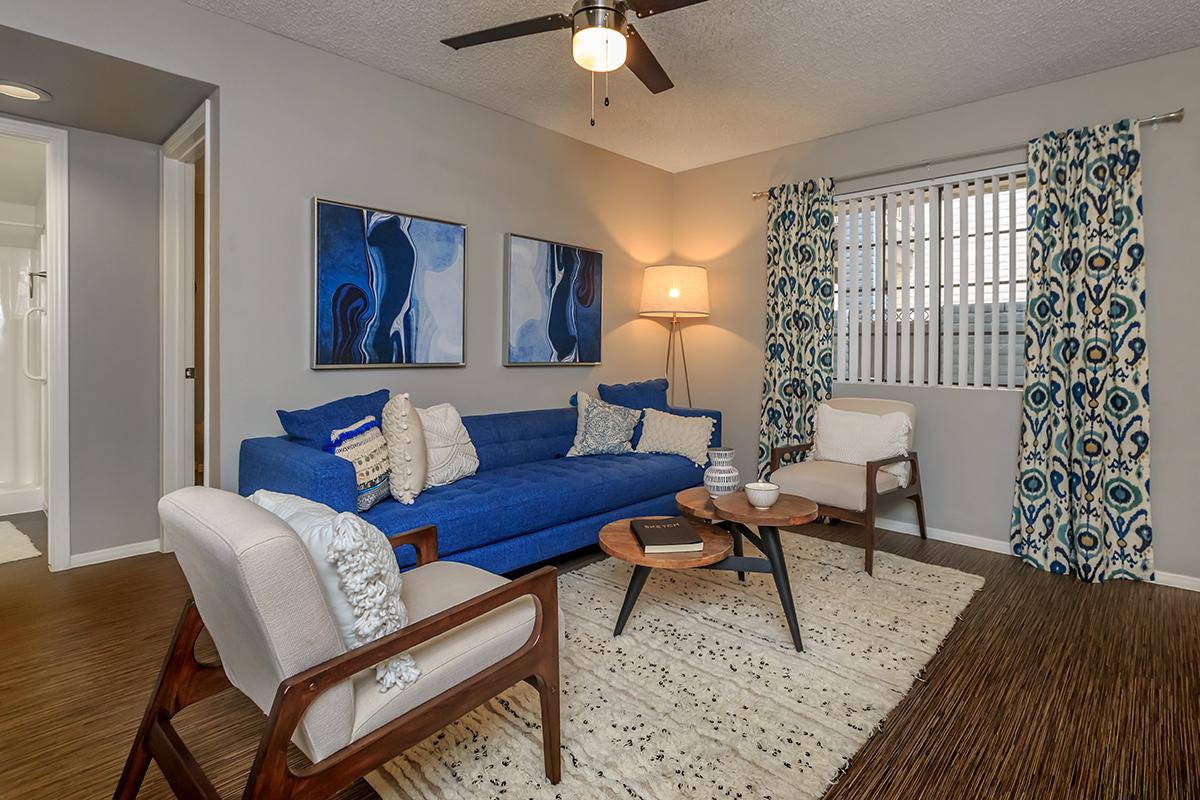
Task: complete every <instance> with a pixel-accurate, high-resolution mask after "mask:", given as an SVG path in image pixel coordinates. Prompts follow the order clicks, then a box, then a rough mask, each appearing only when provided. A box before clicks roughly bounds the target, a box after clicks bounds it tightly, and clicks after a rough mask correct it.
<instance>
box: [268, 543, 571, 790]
mask: <svg viewBox="0 0 1200 800" xmlns="http://www.w3.org/2000/svg"><path fill="white" fill-rule="evenodd" d="M414 533H416V534H418V535H419V536H431V535H432V534H433V528H432V527H430V528H420V529H418V530H417V531H415V532H414ZM408 535H410V534H398V535H397V537H392V538H399V537H402V536H408ZM526 596H529V597H532V598H533V599H534V602H535V605H536V617H535V620H534V624H533V630H532V631H531V632H530V634H529V638H528V639H526V640H525V643H524V644H523V645H521V647H519V648H518V649H517V650H516V651H514V652H513V653H512V654H510V655H508V656H506V657H505V658H503V659H501V660H500V661H498V662H496V663H495V664H493V665H491V666H490V667H488V668H487V669H484V670H483V671H482V672H479V673H477V674H475V675H473V676H471V677H470V678H468V679H467V680H465V681H463V682H462V683H461V684H459V685H457V686H455V687H453V688H451V689H449V690H447V691H446V692H445V693H443V694H441V695H439V696H438V697H436V698H433V699H431V700H429V701H428V702H426V703H424V704H422V705H419V706H417V707H416V708H414V709H412V710H410V711H408V712H406V713H404V714H401V715H400V716H398V717H396V718H395V719H393V720H391V721H390V722H388V723H386V724H385V725H383V726H382V727H380V728H378V729H376V730H374V731H372V732H371V733H369V734H367V735H365V736H363V737H362V738H360V739H358V740H356V741H354V742H351V743H350V744H348V745H346V746H345V747H343V748H342V749H341V750H339V751H337V752H336V753H333V754H332V755H330V756H328V757H326V758H325V759H323V760H321V761H319V762H317V763H316V764H313V765H311V766H308V767H305V768H302V769H300V770H297V771H295V772H292V770H291V768H290V767H288V765H287V748H288V742H289V741H291V739H292V736H293V734H294V733H295V730H296V728H297V726H299V724H300V720H301V719H302V718H303V716H304V713H305V712H306V711H307V710H308V707H309V706H310V705H312V703H313V702H314V701H315V700H316V699H317V698H318V697H319V696H320V695H321V694H322V693H323V692H325V691H327V690H328V689H330V688H332V687H333V686H335V685H337V684H338V683H340V682H341V681H344V680H347V679H349V678H351V677H352V676H354V675H356V674H358V673H359V672H362V671H363V670H366V669H370V668H371V667H373V666H375V665H376V664H378V663H379V662H381V661H384V660H386V659H388V658H391V657H392V656H395V655H398V654H400V653H404V652H407V651H409V650H411V649H412V648H414V647H416V646H417V645H419V644H421V643H422V642H426V641H429V640H430V639H433V638H435V637H437V636H440V635H442V634H444V633H447V632H448V631H451V630H453V629H454V628H457V627H459V626H460V625H464V624H466V623H468V622H470V621H472V620H474V619H478V618H479V617H481V616H483V615H484V614H487V613H488V612H490V611H494V610H495V609H497V608H499V607H501V606H503V605H506V604H507V603H510V602H512V601H513V600H517V599H519V598H521V597H526ZM557 676H558V572H557V571H556V570H555V569H554V568H553V567H543V568H541V569H539V570H537V571H536V572H532V573H530V574H528V575H525V576H523V577H521V578H518V579H516V580H514V581H512V582H511V583H507V584H505V585H503V586H498V587H497V588H495V589H493V590H491V591H490V592H485V593H484V594H481V595H478V596H477V597H473V598H471V599H470V600H466V601H464V602H462V603H459V604H458V605H456V606H453V607H451V608H448V609H446V610H445V611H442V612H441V613H439V614H435V615H433V616H432V617H428V618H426V619H423V620H421V621H420V622H417V623H414V624H412V625H409V626H408V627H406V628H403V629H402V630H399V631H396V632H395V633H392V634H389V635H387V636H384V637H381V638H379V639H376V640H375V641H373V642H371V643H369V644H365V645H363V646H361V647H357V648H355V649H354V650H351V651H350V652H348V653H343V654H342V655H340V656H337V657H335V658H332V659H329V660H328V661H326V662H324V663H322V664H318V665H316V666H314V667H311V668H309V669H307V670H305V671H304V672H300V673H297V674H296V675H293V676H292V677H290V678H287V679H286V680H284V681H283V682H282V683H280V684H279V689H278V691H277V692H276V695H275V703H274V705H273V707H272V709H271V715H270V719H269V722H268V728H267V733H266V734H265V735H264V736H263V739H262V740H261V742H260V745H259V749H258V756H257V757H256V759H255V765H254V768H253V769H252V770H251V773H250V775H251V781H252V785H249V786H247V794H246V796H247V797H259V796H264V797H265V796H274V795H273V794H271V792H272V791H273V790H275V789H276V788H277V787H276V786H275V785H274V784H273V783H272V781H273V780H279V779H280V778H281V777H283V776H284V775H287V776H289V777H290V779H291V780H295V781H298V782H299V784H300V785H302V786H303V791H304V793H305V794H304V796H305V797H309V796H313V797H325V796H328V795H330V794H332V793H334V792H336V791H338V790H339V789H341V788H342V787H343V786H344V785H345V783H347V782H348V781H347V780H346V777H345V776H346V775H355V774H362V773H364V772H366V771H369V770H370V769H373V768H374V767H375V766H378V765H379V764H381V763H383V762H384V761H386V760H388V759H389V758H393V757H395V756H396V755H397V754H398V753H400V752H403V750H405V749H407V748H408V747H411V746H412V745H414V744H416V743H417V742H420V741H422V740H423V739H425V738H426V737H427V736H429V735H431V734H432V733H434V732H436V731H438V730H440V729H441V728H442V727H444V726H445V725H447V724H448V723H449V722H451V721H453V720H455V719H457V718H458V717H460V716H462V715H463V714H465V713H467V712H468V711H470V710H471V709H473V708H475V707H476V706H478V705H479V704H480V703H483V702H485V701H487V700H488V699H490V698H492V697H494V696H495V695H496V694H498V693H499V692H501V691H503V690H504V689H506V688H508V687H509V686H512V685H513V684H515V683H518V682H520V681H522V680H528V681H529V682H530V683H533V684H534V686H535V687H536V688H538V690H539V692H544V693H552V694H553V695H554V697H555V700H557V694H558V681H557ZM553 716H554V720H553V721H551V720H545V724H546V725H547V726H548V727H550V728H551V729H552V732H553V735H554V736H555V738H556V739H557V735H558V734H557V702H555V705H554V715H553ZM547 735H550V733H549V732H548V734H547ZM557 751H558V746H557V741H556V742H555V743H554V754H557ZM551 755H552V754H551V753H550V751H549V750H547V770H548V773H547V774H548V775H549V776H550V777H551V780H552V782H554V783H557V779H558V767H557V762H555V768H554V770H553V771H551V770H550V766H551V761H550V759H551ZM256 778H257V780H258V783H253V782H254V781H255V779H256ZM283 779H284V780H285V781H287V780H288V778H283ZM260 793H261V794H260ZM310 793H311V794H310Z"/></svg>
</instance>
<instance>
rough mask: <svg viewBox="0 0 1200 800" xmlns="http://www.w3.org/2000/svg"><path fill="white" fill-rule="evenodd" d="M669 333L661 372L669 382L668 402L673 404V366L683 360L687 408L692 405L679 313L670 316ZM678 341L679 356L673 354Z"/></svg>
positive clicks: (685, 350) (690, 385) (685, 349)
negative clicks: (664, 364) (665, 356)
mask: <svg viewBox="0 0 1200 800" xmlns="http://www.w3.org/2000/svg"><path fill="white" fill-rule="evenodd" d="M670 331H671V332H670V333H669V334H668V335H667V364H666V367H665V368H664V370H663V372H664V374H665V375H666V376H667V380H668V381H669V382H670V392H671V396H670V402H671V405H675V368H676V366H677V364H678V362H679V361H682V362H683V388H684V390H685V391H686V393H687V404H688V408H691V407H692V384H691V382H690V381H689V380H688V368H687V348H685V347H684V346H683V328H681V327H680V325H679V315H678V314H675V315H673V316H672V317H671V328H670ZM676 342H678V343H679V357H678V358H676V356H675V343H676Z"/></svg>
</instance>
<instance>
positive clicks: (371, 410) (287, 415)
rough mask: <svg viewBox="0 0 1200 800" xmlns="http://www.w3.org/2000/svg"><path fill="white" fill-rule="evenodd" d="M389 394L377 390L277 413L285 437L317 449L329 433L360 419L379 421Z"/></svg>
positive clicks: (327, 438) (324, 443) (385, 390)
mask: <svg viewBox="0 0 1200 800" xmlns="http://www.w3.org/2000/svg"><path fill="white" fill-rule="evenodd" d="M389 394H390V393H389V392H388V390H387V389H380V390H379V391H377V392H371V393H370V394H360V395H354V396H352V397H343V398H341V399H340V400H334V401H333V402H331V403H325V404H324V405H320V406H317V407H316V408H305V409H301V410H299V411H283V410H280V411H277V412H275V413H277V414H278V415H279V423H280V424H281V425H283V429H284V431H286V432H287V435H288V436H290V437H291V438H293V439H295V440H296V441H297V442H299V443H300V444H302V445H304V446H306V447H315V448H317V449H321V448H323V447H325V446H326V445H328V444H329V434H330V432H332V431H334V430H337V429H338V428H345V427H347V426H350V425H353V424H354V423H355V422H357V421H358V420H361V419H362V418H363V417H374V418H375V419H377V420H378V419H383V407H384V406H385V405H387V401H388V396H389Z"/></svg>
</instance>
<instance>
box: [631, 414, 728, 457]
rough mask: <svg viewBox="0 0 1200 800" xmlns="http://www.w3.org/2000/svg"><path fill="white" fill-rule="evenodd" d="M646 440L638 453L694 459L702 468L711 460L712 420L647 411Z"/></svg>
mask: <svg viewBox="0 0 1200 800" xmlns="http://www.w3.org/2000/svg"><path fill="white" fill-rule="evenodd" d="M645 413H646V417H645V419H644V420H643V422H642V438H641V439H639V440H638V444H637V448H636V449H635V452H638V453H670V454H672V455H677V456H685V457H687V458H690V459H691V460H692V461H693V462H694V463H695V464H696V466H698V467H703V466H704V464H705V462H706V461H708V441H709V439H710V438H712V432H713V426H714V425H716V424H717V421H716V420H715V419H713V418H712V417H684V416H680V415H679V414H668V413H666V412H665V411H659V410H658V409H654V408H647V409H646V412H645Z"/></svg>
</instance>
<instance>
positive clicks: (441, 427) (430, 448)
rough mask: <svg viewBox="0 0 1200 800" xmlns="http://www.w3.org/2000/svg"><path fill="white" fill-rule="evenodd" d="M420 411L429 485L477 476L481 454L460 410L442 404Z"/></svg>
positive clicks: (426, 474) (439, 484)
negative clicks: (423, 430) (473, 441)
mask: <svg viewBox="0 0 1200 800" xmlns="http://www.w3.org/2000/svg"><path fill="white" fill-rule="evenodd" d="M417 414H418V415H420V417H421V427H423V428H424V429H425V458H426V472H425V488H426V489H428V488H429V487H430V486H445V485H446V484H448V483H454V482H455V481H456V480H458V479H459V478H465V477H467V476H468V475H474V474H475V470H477V469H479V455H478V454H477V453H476V452H475V445H473V444H472V443H471V435H470V434H469V433H467V428H466V426H464V425H463V421H462V417H460V416H459V414H458V409H457V408H455V407H454V406H452V405H450V404H449V403H442V404H441V405H436V406H430V407H429V408H418V409H417Z"/></svg>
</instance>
